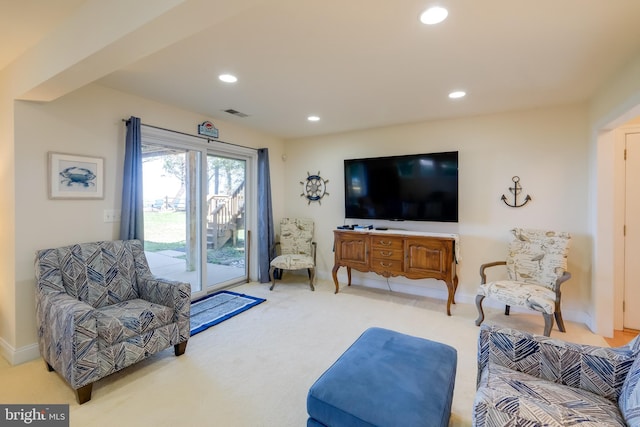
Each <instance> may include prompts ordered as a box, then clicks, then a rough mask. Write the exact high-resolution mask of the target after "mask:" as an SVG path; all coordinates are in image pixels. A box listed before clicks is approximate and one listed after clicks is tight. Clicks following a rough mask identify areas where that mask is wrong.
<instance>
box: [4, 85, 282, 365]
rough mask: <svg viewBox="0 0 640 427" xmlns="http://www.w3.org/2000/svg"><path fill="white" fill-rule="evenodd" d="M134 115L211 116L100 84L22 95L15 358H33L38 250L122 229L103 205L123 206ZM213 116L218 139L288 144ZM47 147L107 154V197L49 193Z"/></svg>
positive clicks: (193, 120) (278, 178) (186, 122)
mask: <svg viewBox="0 0 640 427" xmlns="http://www.w3.org/2000/svg"><path fill="white" fill-rule="evenodd" d="M131 115H134V116H137V117H140V118H141V121H142V123H144V124H149V125H156V126H161V127H165V128H168V129H172V130H177V131H181V132H186V133H191V134H195V133H196V129H197V125H198V124H199V123H202V122H203V121H204V120H207V119H209V118H207V117H203V116H200V115H198V114H195V113H191V112H187V111H184V110H180V109H177V108H173V107H170V106H167V105H163V104H159V103H155V102H151V101H148V100H145V99H141V98H138V97H134V96H131V95H128V94H124V93H121V92H117V91H114V90H111V89H107V88H105V87H102V86H98V85H90V86H87V87H85V88H83V89H80V90H78V91H76V92H73V93H71V94H69V95H66V96H64V97H62V98H59V99H58V100H56V101H53V102H50V103H33V102H25V101H20V102H17V103H16V106H15V151H16V155H15V170H16V171H15V181H16V188H17V191H16V193H17V194H16V199H15V203H16V204H15V209H16V221H15V233H16V236H17V238H16V240H17V241H16V245H15V257H16V279H15V283H16V287H15V289H16V322H15V325H14V327H15V342H14V343H13V344H12V346H13V347H14V350H15V352H16V355H14V357H13V358H14V360H18V361H20V360H21V359H24V358H28V357H29V356H28V355H29V354H32V353H33V344H34V343H35V342H36V335H35V331H36V325H35V308H34V288H35V277H34V268H33V262H34V255H35V251H36V250H38V249H43V248H48V247H57V246H62V245H66V244H71V243H76V242H87V241H94V240H109V239H113V238H117V236H118V233H119V223H105V222H103V211H104V210H105V209H120V205H121V200H120V194H121V188H122V179H121V176H122V163H123V159H124V138H125V129H126V127H125V124H124V123H123V122H122V119H123V118H128V117H130V116H131ZM214 123H215V124H216V127H218V128H219V130H220V139H222V140H224V141H227V142H231V143H235V144H238V145H243V146H246V147H253V148H262V147H267V148H269V149H270V150H274V151H275V152H280V151H281V150H282V145H283V143H282V141H281V140H279V139H277V138H273V137H269V136H266V135H262V134H259V133H256V132H253V131H248V130H246V129H243V128H241V127H239V126H236V125H233V124H230V123H224V122H220V121H214ZM203 144H204V142H203ZM49 151H54V152H62V153H72V154H82V155H89V156H97V157H103V158H104V159H105V198H104V200H49V199H48V195H47V153H48V152H49ZM283 177H284V174H283V171H281V170H277V169H276V170H274V171H272V185H273V186H274V187H275V188H280V187H282V185H283V182H284V181H283V179H284V178H283ZM279 197H280V196H279V195H278V194H276V195H275V196H274V199H275V200H274V204H275V206H276V207H275V208H274V212H276V213H277V214H278V215H282V214H283V212H282V208H281V207H282V201H281V199H280V198H279ZM23 353H24V354H23ZM36 355H37V351H36ZM23 356H24V357H23Z"/></svg>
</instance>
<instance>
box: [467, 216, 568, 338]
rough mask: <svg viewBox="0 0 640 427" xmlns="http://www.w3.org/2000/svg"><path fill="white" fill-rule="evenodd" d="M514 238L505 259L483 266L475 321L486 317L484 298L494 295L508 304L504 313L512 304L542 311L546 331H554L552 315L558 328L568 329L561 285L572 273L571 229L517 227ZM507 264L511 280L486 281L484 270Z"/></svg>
mask: <svg viewBox="0 0 640 427" xmlns="http://www.w3.org/2000/svg"><path fill="white" fill-rule="evenodd" d="M511 232H512V233H513V236H514V239H513V240H512V241H511V243H510V244H509V254H508V255H507V259H506V261H496V262H490V263H487V264H482V265H481V266H480V278H481V283H480V287H479V288H478V294H477V295H476V307H477V309H478V318H477V320H476V325H477V326H480V324H481V323H482V321H483V320H484V312H483V310H482V301H483V300H484V299H485V297H489V298H494V299H497V300H498V301H501V302H503V303H504V304H505V311H504V314H505V315H507V316H508V315H509V310H510V308H511V306H512V305H514V306H521V307H526V308H529V309H531V310H535V311H539V312H540V313H542V316H543V317H544V335H545V336H549V335H550V334H551V328H553V318H554V317H555V319H556V322H557V323H558V329H559V330H560V331H561V332H565V330H566V329H565V327H564V321H563V320H562V311H561V306H560V303H561V293H560V285H561V284H562V283H564V282H566V281H567V280H569V278H571V274H570V273H569V272H567V271H566V269H567V255H568V253H569V242H570V240H571V236H570V235H569V233H564V232H556V231H545V230H530V229H522V228H515V229H513V230H511ZM498 265H506V268H507V273H508V277H509V278H508V280H497V281H493V282H489V283H487V276H486V274H485V270H486V269H488V268H490V267H495V266H498Z"/></svg>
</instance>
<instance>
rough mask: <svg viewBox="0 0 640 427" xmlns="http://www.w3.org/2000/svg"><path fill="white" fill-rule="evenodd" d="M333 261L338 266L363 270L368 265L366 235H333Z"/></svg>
mask: <svg viewBox="0 0 640 427" xmlns="http://www.w3.org/2000/svg"><path fill="white" fill-rule="evenodd" d="M335 244H336V248H335V251H336V252H335V259H336V263H339V264H340V265H344V266H348V267H355V268H365V267H366V266H367V265H368V264H369V247H368V236H367V235H362V236H358V235H347V234H345V233H335Z"/></svg>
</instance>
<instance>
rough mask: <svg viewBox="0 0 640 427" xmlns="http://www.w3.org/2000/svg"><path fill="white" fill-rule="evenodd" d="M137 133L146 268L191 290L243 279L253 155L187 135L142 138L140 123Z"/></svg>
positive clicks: (197, 291)
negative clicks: (184, 284)
mask: <svg viewBox="0 0 640 427" xmlns="http://www.w3.org/2000/svg"><path fill="white" fill-rule="evenodd" d="M148 133H149V132H148ZM142 141H143V149H142V152H143V165H142V167H143V174H144V175H143V197H144V207H145V212H144V247H145V253H146V255H147V259H148V261H149V266H150V268H151V271H152V273H153V274H155V275H157V276H161V277H165V278H168V279H173V280H181V281H187V282H189V283H190V284H191V291H192V294H193V295H192V296H193V298H197V297H200V296H202V295H205V294H207V293H209V292H211V291H214V290H216V289H219V288H222V287H225V286H229V285H232V284H234V283H239V282H242V281H246V280H247V278H248V259H247V258H248V250H247V247H248V245H249V242H248V232H247V218H248V217H249V216H250V215H251V211H250V208H251V207H252V203H250V198H249V197H248V189H249V188H250V186H248V185H247V183H248V179H247V178H248V177H249V176H251V173H250V169H251V167H252V166H251V165H253V164H254V163H255V162H252V161H251V160H252V156H251V155H248V154H245V153H244V152H243V150H242V149H238V148H235V149H232V150H224V148H226V147H224V146H223V147H220V149H214V148H212V147H210V146H209V145H208V144H203V141H202V140H201V139H200V138H197V137H191V136H188V135H187V136H184V135H181V136H176V135H173V134H171V133H166V134H163V133H162V132H158V131H157V130H155V131H154V132H151V135H147V137H146V138H145V132H144V128H143V138H142ZM245 150H246V149H245ZM238 151H239V152H238Z"/></svg>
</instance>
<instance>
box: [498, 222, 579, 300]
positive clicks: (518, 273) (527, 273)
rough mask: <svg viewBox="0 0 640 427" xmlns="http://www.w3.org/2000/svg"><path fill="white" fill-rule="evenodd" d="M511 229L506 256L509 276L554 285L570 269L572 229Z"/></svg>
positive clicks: (514, 278)
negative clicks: (570, 230) (511, 237)
mask: <svg viewBox="0 0 640 427" xmlns="http://www.w3.org/2000/svg"><path fill="white" fill-rule="evenodd" d="M512 233H513V235H514V239H513V240H512V241H511V242H510V243H509V256H508V257H507V272H508V274H509V279H510V280H513V281H519V282H525V283H534V284H540V285H543V286H546V287H548V288H550V289H554V288H555V285H556V280H557V279H558V278H560V277H561V276H562V274H563V273H564V272H565V270H566V269H567V256H568V254H569V242H570V240H571V237H570V235H569V233H565V232H556V231H546V230H530V229H522V228H515V229H513V230H512Z"/></svg>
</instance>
